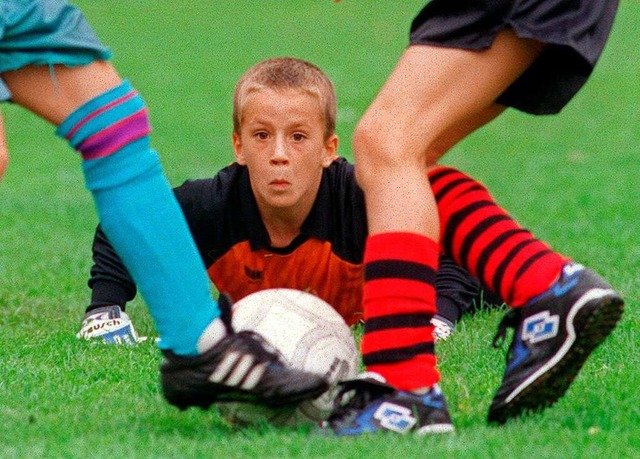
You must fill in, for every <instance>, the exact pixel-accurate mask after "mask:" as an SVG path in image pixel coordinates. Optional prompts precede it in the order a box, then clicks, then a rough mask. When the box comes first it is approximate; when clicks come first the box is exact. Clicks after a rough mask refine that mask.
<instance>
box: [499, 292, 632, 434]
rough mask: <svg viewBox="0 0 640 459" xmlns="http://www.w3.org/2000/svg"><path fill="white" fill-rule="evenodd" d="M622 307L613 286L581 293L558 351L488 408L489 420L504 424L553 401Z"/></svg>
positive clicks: (617, 318) (574, 374)
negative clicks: (499, 402)
mask: <svg viewBox="0 0 640 459" xmlns="http://www.w3.org/2000/svg"><path fill="white" fill-rule="evenodd" d="M623 310H624V302H623V300H622V298H621V297H620V296H619V295H618V294H617V293H616V292H615V291H613V290H609V289H606V290H605V289H591V290H589V291H587V292H586V293H585V294H584V295H582V297H580V299H579V300H578V301H576V302H575V303H574V305H573V307H572V308H571V311H569V315H568V317H567V323H568V324H573V326H569V325H568V330H567V332H568V335H567V339H566V340H565V342H564V343H563V345H562V346H561V347H560V349H559V350H558V352H556V353H555V355H553V356H552V357H551V358H550V359H549V360H548V361H547V363H546V364H545V365H543V366H542V367H541V368H540V369H538V370H537V371H536V372H534V373H533V374H532V375H531V376H529V377H528V378H527V379H526V380H525V381H524V382H523V383H522V384H520V385H519V386H518V387H516V389H514V390H513V391H512V392H511V393H510V394H509V396H507V397H506V398H505V402H504V403H503V404H501V405H500V406H492V407H491V408H490V410H489V416H488V420H489V422H490V423H496V424H504V423H505V422H507V421H508V420H509V419H511V418H515V417H518V416H521V415H522V414H523V413H525V412H528V411H538V410H541V409H544V408H548V407H550V406H551V405H553V404H554V403H556V402H557V401H558V400H559V399H560V398H561V397H562V396H563V395H564V394H565V392H566V391H567V389H568V388H569V386H570V385H571V383H572V382H573V380H574V378H575V377H576V375H577V374H578V373H579V371H580V369H581V368H582V365H583V364H584V362H585V361H586V360H587V358H588V357H589V355H590V354H591V352H593V350H594V349H595V348H597V347H598V346H599V345H600V344H601V343H602V342H603V341H604V340H605V339H606V338H607V336H609V335H610V334H611V332H612V331H613V329H614V328H615V327H616V324H617V323H618V321H619V320H620V318H621V317H622V312H623ZM572 317H573V319H572V320H570V319H571V318H572ZM576 329H577V330H579V331H578V332H576Z"/></svg>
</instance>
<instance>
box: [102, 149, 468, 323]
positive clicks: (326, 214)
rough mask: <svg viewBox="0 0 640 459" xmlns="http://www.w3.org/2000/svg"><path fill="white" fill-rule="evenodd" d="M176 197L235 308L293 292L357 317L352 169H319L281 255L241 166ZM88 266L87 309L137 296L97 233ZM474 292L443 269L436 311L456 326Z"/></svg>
mask: <svg viewBox="0 0 640 459" xmlns="http://www.w3.org/2000/svg"><path fill="white" fill-rule="evenodd" d="M174 191H175V194H176V197H177V199H178V202H179V203H180V206H181V207H182V210H183V212H184V214H185V217H186V220H187V223H188V225H189V228H190V230H191V233H192V234H193V238H194V240H195V243H196V246H197V247H198V251H199V252H200V255H201V257H202V259H203V261H204V264H205V266H206V268H207V272H208V274H209V277H210V278H211V280H212V282H213V283H214V285H215V286H216V288H217V289H218V291H220V292H225V293H228V294H229V295H230V296H231V298H233V299H234V300H236V301H237V300H239V299H241V298H243V297H245V296H247V295H248V294H250V293H253V292H256V291H259V290H264V289H268V288H277V287H280V288H293V289H297V290H303V291H306V292H310V293H313V294H315V295H317V296H319V297H320V298H322V299H323V300H325V301H326V302H328V303H329V304H331V305H332V306H333V307H334V308H335V309H336V310H337V311H338V312H339V313H340V314H341V315H342V317H343V318H344V319H345V321H346V322H347V323H348V324H353V323H355V322H357V321H358V320H359V319H360V318H361V312H362V305H361V302H362V286H363V283H364V277H363V265H362V260H363V255H364V247H365V240H366V237H367V220H366V213H365V206H364V196H363V193H362V190H361V189H360V188H359V187H358V185H357V184H356V180H355V173H354V167H353V165H352V164H350V163H349V162H347V161H346V160H345V159H337V160H336V161H334V162H333V163H332V164H331V165H330V166H329V167H328V168H326V169H325V170H324V172H323V175H322V180H321V183H320V189H319V191H318V196H317V198H316V200H315V202H314V204H313V207H312V209H311V212H310V213H309V215H308V216H307V218H306V220H305V221H304V223H303V225H302V228H301V231H300V235H299V236H297V237H296V238H295V239H294V240H293V241H292V242H291V244H290V245H289V246H288V247H284V248H274V247H271V245H270V239H269V235H268V233H267V230H266V228H265V226H264V224H263V222H262V219H261V218H260V213H259V211H258V206H257V203H256V201H255V197H254V195H253V192H252V191H251V185H250V183H249V173H248V170H247V168H246V167H244V166H240V165H238V164H235V163H234V164H232V165H230V166H228V167H226V168H224V169H222V170H221V171H220V172H218V174H216V175H215V176H214V177H212V178H207V179H200V180H190V181H187V182H185V183H184V184H183V185H181V186H180V187H177V188H176V189H175V190H174ZM93 259H94V263H95V264H94V266H93V267H92V269H91V278H90V280H89V286H90V287H91V288H92V303H91V306H92V307H97V306H101V305H105V304H119V305H121V306H124V304H125V303H126V302H127V301H130V300H131V299H132V298H133V297H134V296H135V294H136V288H135V284H134V283H133V281H132V279H131V277H130V276H129V274H128V272H127V271H126V269H125V267H124V265H123V264H122V262H121V261H120V259H119V257H118V256H117V255H116V254H115V253H114V251H113V248H112V247H111V245H110V244H109V242H108V241H107V239H106V238H105V236H104V234H103V233H102V231H101V230H100V229H98V231H97V232H96V236H95V239H94V243H93ZM479 290H480V287H479V284H478V281H477V280H475V279H474V278H472V277H471V276H470V275H469V274H468V273H467V272H466V271H464V270H462V268H460V267H458V266H456V265H455V264H453V263H450V262H444V263H442V269H441V272H439V274H438V277H437V279H436V291H437V295H438V302H439V304H442V305H443V308H444V307H445V306H446V308H448V311H449V312H448V313H447V314H445V316H446V317H447V318H449V319H450V320H452V321H455V320H457V319H458V317H459V314H460V313H459V312H458V314H457V316H455V317H452V315H455V311H464V310H465V309H467V308H468V307H469V306H470V305H471V304H472V302H473V299H474V298H475V297H476V296H477V295H478V293H479Z"/></svg>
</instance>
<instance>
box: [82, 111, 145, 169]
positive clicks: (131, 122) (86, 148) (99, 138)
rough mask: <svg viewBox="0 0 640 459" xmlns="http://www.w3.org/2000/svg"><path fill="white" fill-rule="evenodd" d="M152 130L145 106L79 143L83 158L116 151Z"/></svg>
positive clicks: (100, 156)
mask: <svg viewBox="0 0 640 459" xmlns="http://www.w3.org/2000/svg"><path fill="white" fill-rule="evenodd" d="M149 132H151V127H150V126H149V118H148V116H147V109H146V108H143V109H141V110H139V111H137V112H135V113H133V114H132V115H131V116H128V117H127V118H124V119H122V120H120V121H118V122H117V123H114V124H112V125H111V126H109V127H107V128H105V129H103V130H102V131H100V132H97V133H95V134H94V135H92V136H91V137H88V138H87V139H86V140H85V141H84V142H82V143H81V144H80V145H78V151H79V152H80V153H81V154H82V158H83V159H85V160H86V159H96V158H102V157H104V156H108V155H110V154H112V153H115V152H116V151H118V150H119V149H120V148H122V147H124V146H125V145H127V144H128V143H131V142H133V141H134V140H137V139H139V138H140V137H144V136H145V135H147V134H149Z"/></svg>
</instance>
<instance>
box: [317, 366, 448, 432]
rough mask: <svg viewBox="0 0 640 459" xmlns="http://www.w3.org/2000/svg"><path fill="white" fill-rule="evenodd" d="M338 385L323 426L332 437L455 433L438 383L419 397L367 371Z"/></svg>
mask: <svg viewBox="0 0 640 459" xmlns="http://www.w3.org/2000/svg"><path fill="white" fill-rule="evenodd" d="M340 385H341V386H342V389H341V390H340V392H339V393H338V396H337V397H336V407H335V408H334V410H333V413H331V416H329V419H327V421H325V422H324V423H323V426H322V427H323V428H324V429H325V431H328V432H331V433H333V434H334V435H337V436H352V435H361V434H371V433H378V432H395V433H401V434H406V433H413V434H416V435H427V434H436V433H448V432H453V430H454V429H453V424H452V423H451V417H450V416H449V411H448V410H447V404H446V402H445V400H444V396H443V395H442V391H441V390H440V387H439V386H438V385H437V384H436V385H434V386H432V387H431V388H430V389H429V391H428V392H426V393H425V394H422V395H420V394H415V393H413V392H406V391H401V390H398V389H395V388H394V387H392V386H390V385H388V384H387V383H386V382H385V380H384V378H382V376H380V375H378V374H377V373H371V372H367V373H363V374H362V375H360V376H359V377H358V378H356V379H352V380H349V381H343V382H341V383H340Z"/></svg>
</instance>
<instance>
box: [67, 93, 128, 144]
mask: <svg viewBox="0 0 640 459" xmlns="http://www.w3.org/2000/svg"><path fill="white" fill-rule="evenodd" d="M137 95H138V93H137V92H136V91H130V92H128V93H127V94H125V95H124V96H122V97H119V98H117V99H116V100H114V101H112V102H110V103H108V104H107V105H103V106H102V107H100V108H98V109H97V110H94V111H93V112H91V113H89V114H88V115H87V116H85V117H84V118H82V119H81V120H80V121H78V122H77V123H76V125H75V126H73V127H72V128H71V130H70V131H69V133H68V134H67V135H66V136H65V138H66V139H67V140H70V139H71V137H73V135H74V134H75V133H76V132H77V131H78V129H80V128H81V127H82V126H84V125H85V124H86V123H87V122H89V121H91V120H92V119H93V118H95V117H96V116H98V115H99V114H101V113H104V112H106V111H107V110H109V109H110V108H112V107H115V106H116V105H120V104H122V103H124V102H126V101H128V100H129V99H132V98H134V97H135V96H137Z"/></svg>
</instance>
